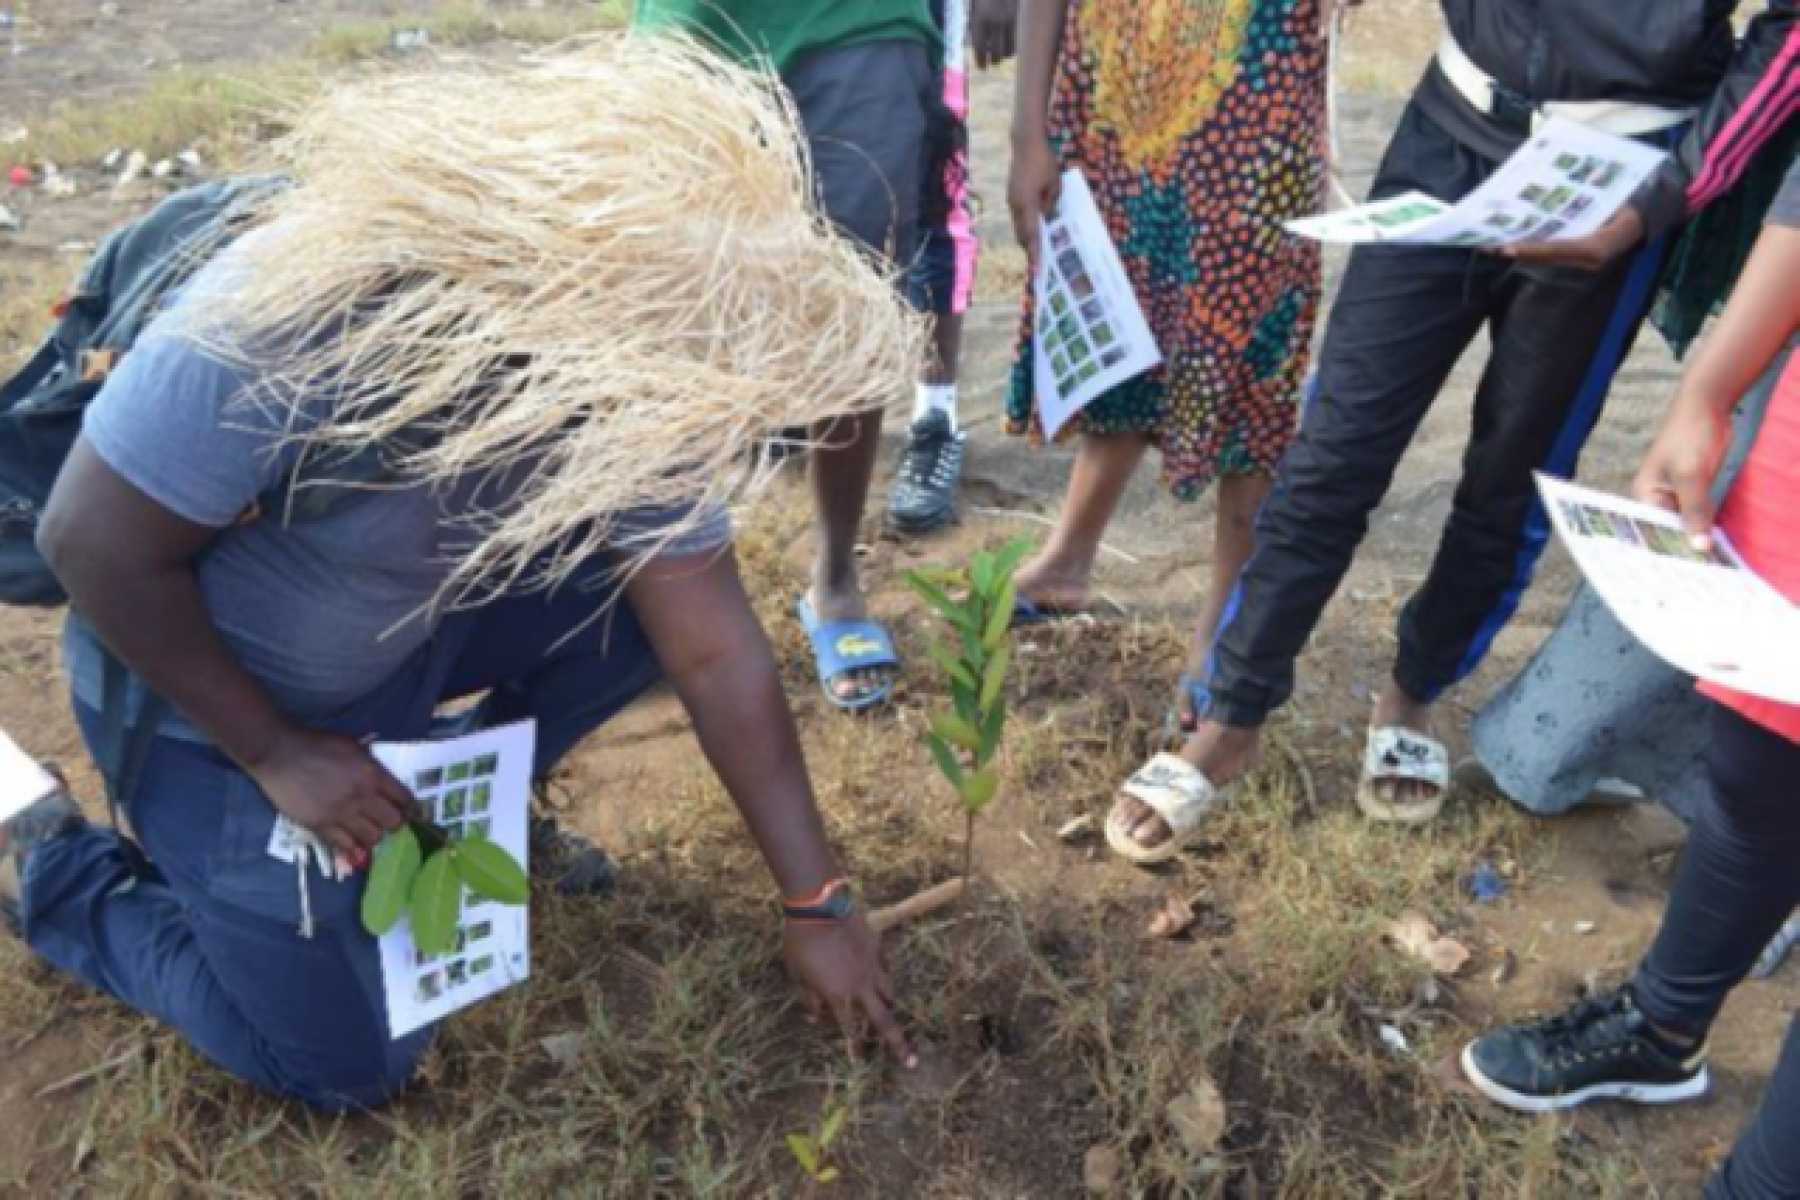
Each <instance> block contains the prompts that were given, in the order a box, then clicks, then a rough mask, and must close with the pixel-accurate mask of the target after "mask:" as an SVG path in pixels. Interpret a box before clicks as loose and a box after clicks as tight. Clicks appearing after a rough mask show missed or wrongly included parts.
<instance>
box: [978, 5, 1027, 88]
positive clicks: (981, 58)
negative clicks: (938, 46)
mask: <svg viewBox="0 0 1800 1200" xmlns="http://www.w3.org/2000/svg"><path fill="white" fill-rule="evenodd" d="M1018 24H1019V0H969V49H970V50H971V51H972V52H973V53H974V55H975V65H976V66H977V67H980V68H981V69H982V70H984V71H985V70H987V69H988V68H989V67H997V66H999V65H1000V64H1001V63H1003V62H1005V61H1006V60H1007V59H1009V58H1011V57H1012V56H1013V53H1014V38H1015V36H1016V30H1017V29H1018Z"/></svg>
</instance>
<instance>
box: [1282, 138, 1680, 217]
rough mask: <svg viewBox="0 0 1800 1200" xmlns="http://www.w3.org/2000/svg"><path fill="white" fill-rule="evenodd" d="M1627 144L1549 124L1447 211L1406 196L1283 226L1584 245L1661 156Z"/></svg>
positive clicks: (1416, 195)
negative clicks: (1579, 242)
mask: <svg viewBox="0 0 1800 1200" xmlns="http://www.w3.org/2000/svg"><path fill="white" fill-rule="evenodd" d="M1666 157H1667V155H1665V154H1664V153H1663V152H1662V151H1660V150H1657V149H1654V148H1653V147H1650V146H1646V145H1644V144H1643V143H1642V142H1636V141H1633V140H1631V139H1630V138H1623V137H1616V136H1614V135H1613V134H1610V133H1602V132H1600V131H1599V130H1597V129H1591V128H1589V127H1588V126H1586V125H1582V124H1579V123H1577V122H1575V121H1571V120H1568V119H1566V118H1561V117H1557V118H1552V119H1551V120H1549V121H1546V122H1544V125H1543V127H1542V128H1541V129H1540V130H1538V132H1537V133H1536V134H1534V135H1533V136H1532V137H1531V139H1530V140H1529V141H1527V142H1526V143H1525V144H1524V145H1523V146H1521V147H1519V149H1517V150H1515V151H1514V152H1513V154H1512V156H1511V157H1510V158H1508V159H1507V160H1506V161H1505V162H1504V163H1502V164H1500V168H1499V169H1498V170H1497V171H1495V172H1494V173H1493V174H1492V175H1490V176H1489V177H1488V178H1487V180H1486V181H1485V182H1484V183H1482V185H1481V186H1480V187H1478V188H1476V189H1475V190H1474V191H1472V192H1470V193H1469V194H1468V195H1467V196H1464V197H1463V198H1462V199H1461V200H1459V201H1457V202H1456V203H1455V204H1446V203H1444V201H1442V200H1439V199H1437V198H1436V197H1435V196H1428V195H1426V194H1425V193H1424V192H1407V193H1406V194H1405V195H1401V196H1391V197H1389V198H1387V199H1385V200H1377V201H1375V202H1373V203H1370V204H1359V205H1357V206H1356V207H1355V208H1346V209H1340V210H1339V211H1337V212H1329V213H1324V214H1321V215H1319V216H1316V217H1305V218H1303V219H1301V220H1298V221H1289V222H1288V223H1287V229H1288V231H1289V232H1290V233H1297V234H1299V235H1300V236H1302V237H1309V238H1313V239H1315V240H1318V241H1322V242H1405V243H1410V244H1414V245H1438V246H1468V247H1471V248H1473V247H1478V246H1503V245H1506V244H1508V243H1511V242H1526V241H1530V242H1554V241H1566V240H1567V239H1569V238H1579V237H1586V236H1587V235H1588V234H1590V233H1593V232H1594V231H1595V230H1596V229H1599V228H1600V226H1602V225H1604V224H1606V222H1607V221H1609V220H1611V219H1612V217H1613V214H1615V213H1617V212H1618V211H1619V209H1620V208H1621V207H1622V206H1623V205H1624V204H1625V202H1626V201H1627V200H1629V199H1631V196H1632V194H1633V193H1634V192H1636V191H1637V189H1638V187H1639V185H1641V184H1642V183H1643V182H1644V180H1646V179H1648V178H1649V177H1650V174H1651V172H1653V171H1655V170H1656V168H1657V167H1659V166H1660V165H1662V162H1663V159H1664V158H1666Z"/></svg>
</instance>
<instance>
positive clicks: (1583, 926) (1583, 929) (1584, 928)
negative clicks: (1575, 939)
mask: <svg viewBox="0 0 1800 1200" xmlns="http://www.w3.org/2000/svg"><path fill="white" fill-rule="evenodd" d="M1598 928H1600V927H1599V926H1598V925H1596V924H1594V923H1593V922H1592V921H1577V922H1575V932H1576V933H1579V934H1581V935H1583V936H1584V937H1585V936H1586V935H1587V934H1590V933H1592V932H1594V930H1596V929H1598Z"/></svg>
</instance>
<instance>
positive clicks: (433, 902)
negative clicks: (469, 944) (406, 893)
mask: <svg viewBox="0 0 1800 1200" xmlns="http://www.w3.org/2000/svg"><path fill="white" fill-rule="evenodd" d="M457 853H458V851H457V850H456V849H454V848H451V849H448V850H439V851H438V852H437V853H436V854H433V855H432V856H431V857H430V858H428V859H426V860H425V865H424V866H423V867H421V868H420V869H419V874H418V877H417V878H416V879H414V880H413V888H412V901H411V904H410V906H409V909H410V911H411V913H412V935H413V942H414V944H416V945H417V946H418V947H419V950H420V951H421V952H423V953H425V954H448V953H449V952H450V951H452V950H454V949H455V948H456V919H457V917H459V916H461V915H462V890H463V885H462V879H461V878H460V877H459V876H458V875H457V871H456V862H455V855H456V854H457Z"/></svg>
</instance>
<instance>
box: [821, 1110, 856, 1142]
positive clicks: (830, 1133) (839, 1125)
mask: <svg viewBox="0 0 1800 1200" xmlns="http://www.w3.org/2000/svg"><path fill="white" fill-rule="evenodd" d="M849 1115H850V1110H849V1109H847V1108H841V1107H840V1108H834V1109H832V1110H831V1114H830V1115H829V1116H827V1117H826V1118H825V1124H823V1125H821V1126H819V1146H820V1148H821V1149H830V1147H831V1143H833V1142H835V1141H837V1135H838V1134H839V1133H840V1132H842V1131H843V1128H844V1118H845V1117H848V1116H849Z"/></svg>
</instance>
